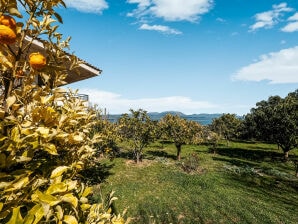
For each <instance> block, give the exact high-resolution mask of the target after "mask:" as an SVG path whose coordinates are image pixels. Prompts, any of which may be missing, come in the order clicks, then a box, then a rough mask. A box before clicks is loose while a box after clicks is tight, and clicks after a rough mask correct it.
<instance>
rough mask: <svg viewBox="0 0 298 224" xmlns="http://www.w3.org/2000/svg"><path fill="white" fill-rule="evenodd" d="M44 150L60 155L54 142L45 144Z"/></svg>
mask: <svg viewBox="0 0 298 224" xmlns="http://www.w3.org/2000/svg"><path fill="white" fill-rule="evenodd" d="M44 150H45V151H47V152H48V153H50V154H51V155H58V153H57V149H56V146H55V145H54V144H51V143H48V144H45V145H44Z"/></svg>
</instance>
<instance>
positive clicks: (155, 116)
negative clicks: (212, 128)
mask: <svg viewBox="0 0 298 224" xmlns="http://www.w3.org/2000/svg"><path fill="white" fill-rule="evenodd" d="M147 114H148V115H149V117H150V118H151V119H152V120H160V119H161V118H162V117H164V116H165V115H166V114H173V115H179V116H180V117H182V118H185V119H187V120H192V121H196V122H198V123H200V124H201V125H209V124H211V123H212V120H213V119H214V118H218V117H220V116H221V115H222V114H191V115H187V114H184V113H182V112H179V111H164V112H160V113H159V112H148V113H147ZM121 115H122V114H107V115H106V117H107V119H108V120H109V121H111V122H116V121H117V120H118V119H119V118H120V117H121Z"/></svg>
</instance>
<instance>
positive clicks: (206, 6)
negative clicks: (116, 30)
mask: <svg viewBox="0 0 298 224" xmlns="http://www.w3.org/2000/svg"><path fill="white" fill-rule="evenodd" d="M127 3H130V4H137V8H136V9H135V10H134V11H133V12H131V13H129V14H128V15H129V16H135V17H137V18H140V17H144V16H154V17H158V18H163V19H164V20H166V21H192V22H194V21H197V20H198V19H199V18H200V16H201V15H203V14H204V13H207V12H208V11H209V10H210V9H211V8H212V6H213V0H188V1H185V0H127Z"/></svg>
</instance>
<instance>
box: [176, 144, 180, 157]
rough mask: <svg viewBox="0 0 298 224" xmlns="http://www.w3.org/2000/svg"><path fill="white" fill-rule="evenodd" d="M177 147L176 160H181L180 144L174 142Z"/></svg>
mask: <svg viewBox="0 0 298 224" xmlns="http://www.w3.org/2000/svg"><path fill="white" fill-rule="evenodd" d="M175 145H176V148H177V160H178V161H180V160H181V145H180V144H175Z"/></svg>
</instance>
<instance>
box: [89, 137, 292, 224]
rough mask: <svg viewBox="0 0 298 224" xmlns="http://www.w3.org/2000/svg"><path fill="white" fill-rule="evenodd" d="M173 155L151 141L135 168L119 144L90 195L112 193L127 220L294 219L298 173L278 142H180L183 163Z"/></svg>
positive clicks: (170, 148) (168, 146)
mask: <svg viewBox="0 0 298 224" xmlns="http://www.w3.org/2000/svg"><path fill="white" fill-rule="evenodd" d="M175 153H176V151H175V147H174V146H173V145H172V144H161V143H155V144H152V145H150V147H148V148H146V150H145V155H144V159H143V162H142V163H141V164H140V165H136V164H135V163H134V162H133V161H131V160H130V158H131V157H130V153H129V152H128V151H126V149H125V145H124V146H123V147H122V153H121V155H120V158H116V159H114V160H113V161H109V160H107V159H106V160H105V159H104V160H102V161H101V165H100V166H99V167H98V170H100V173H102V174H103V175H101V176H100V177H98V178H100V179H101V181H103V184H101V185H98V186H95V194H94V199H95V200H101V198H102V197H104V195H106V194H108V193H109V192H110V191H115V196H117V197H118V199H119V200H117V201H115V203H114V206H113V207H114V210H115V211H118V212H120V211H123V210H124V209H126V208H127V216H128V217H131V218H132V222H131V223H142V224H147V223H148V224H149V223H152V224H153V223H156V224H157V223H164V224H169V223H173V224H174V223H177V224H178V223H179V224H182V223H187V224H190V223H254V224H255V223H260V224H264V223H279V224H280V223H285V224H291V223H293V224H294V223H295V224H296V223H298V178H296V177H295V176H294V175H295V170H294V164H293V163H292V162H283V161H282V160H281V158H282V156H283V154H282V152H281V151H280V150H278V149H277V147H276V145H269V144H261V143H249V142H242V143H241V142H231V143H230V144H229V146H227V144H226V143H223V144H221V145H220V146H219V147H218V149H217V150H216V152H215V153H213V152H211V151H210V149H209V148H208V146H202V145H201V146H195V145H190V146H183V147H182V161H181V162H178V161H176V160H175V159H174V158H175ZM290 155H292V156H294V155H295V156H296V157H297V155H298V150H293V151H291V153H290ZM193 158H195V159H193ZM188 165H189V166H188ZM183 167H184V169H183ZM187 167H194V168H196V171H194V169H187ZM187 171H188V172H187ZM93 175H95V176H96V174H93ZM93 177H94V176H93Z"/></svg>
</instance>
